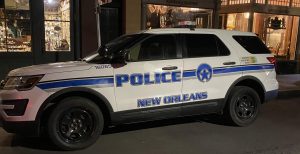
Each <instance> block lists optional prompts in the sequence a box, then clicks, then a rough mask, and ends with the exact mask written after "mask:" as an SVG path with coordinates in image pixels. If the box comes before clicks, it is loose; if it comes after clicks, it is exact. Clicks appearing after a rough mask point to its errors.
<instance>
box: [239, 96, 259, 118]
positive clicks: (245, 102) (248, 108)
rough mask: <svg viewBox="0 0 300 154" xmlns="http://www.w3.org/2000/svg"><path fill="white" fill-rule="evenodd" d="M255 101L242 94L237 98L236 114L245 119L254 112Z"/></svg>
mask: <svg viewBox="0 0 300 154" xmlns="http://www.w3.org/2000/svg"><path fill="white" fill-rule="evenodd" d="M255 109H256V106H255V103H254V101H253V99H252V98H251V97H249V96H243V97H241V98H239V99H237V102H236V114H237V116H238V117H239V118H240V119H242V120H247V119H249V118H251V117H252V116H253V115H254V114H255Z"/></svg>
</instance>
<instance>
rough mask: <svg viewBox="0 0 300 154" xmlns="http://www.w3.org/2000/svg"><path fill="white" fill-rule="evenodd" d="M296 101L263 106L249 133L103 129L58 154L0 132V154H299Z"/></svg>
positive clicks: (215, 120)
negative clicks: (93, 139)
mask: <svg viewBox="0 0 300 154" xmlns="http://www.w3.org/2000/svg"><path fill="white" fill-rule="evenodd" d="M299 110H300V97H299V98H289V99H280V100H275V101H272V102H270V103H268V104H265V105H263V106H262V110H261V113H260V116H259V118H258V119H257V121H256V122H255V123H254V124H252V125H251V126H249V127H243V128H241V127H234V126H230V125H228V124H226V123H224V122H223V120H222V119H220V118H219V117H218V116H215V115H210V116H197V117H186V118H176V119H169V120H161V121H155V122H147V123H138V124H130V125H122V126H118V127H115V128H110V129H107V130H106V131H105V133H104V135H102V136H101V137H100V138H99V140H98V141H97V143H96V144H95V145H93V146H92V147H90V148H88V149H85V150H80V151H75V152H74V151H73V152H65V151H59V150H57V149H56V148H55V147H54V146H53V145H52V144H51V143H49V142H48V141H47V139H34V138H22V137H18V136H15V135H13V134H7V133H6V132H5V131H4V130H3V129H1V128H0V153H1V154H40V153H43V154H52V153H53V154H54V153H56V154H58V153H72V154H94V153H95V154H124V153H126V154H202V153H203V154H300V112H299Z"/></svg>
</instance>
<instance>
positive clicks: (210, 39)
mask: <svg viewBox="0 0 300 154" xmlns="http://www.w3.org/2000/svg"><path fill="white" fill-rule="evenodd" d="M185 38H186V49H187V55H186V57H187V58H196V57H215V56H227V55H230V51H229V50H228V48H227V47H226V46H225V45H224V43H223V42H222V41H221V40H220V39H219V38H218V37H217V36H215V35H212V34H186V35H185Z"/></svg>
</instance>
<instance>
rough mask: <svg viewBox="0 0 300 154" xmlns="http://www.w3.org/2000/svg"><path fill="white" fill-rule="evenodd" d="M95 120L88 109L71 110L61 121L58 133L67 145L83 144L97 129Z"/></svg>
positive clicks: (65, 113)
mask: <svg viewBox="0 0 300 154" xmlns="http://www.w3.org/2000/svg"><path fill="white" fill-rule="evenodd" d="M94 119H95V118H94V117H93V115H92V114H91V113H90V112H88V111H87V110H86V109H82V108H72V109H69V110H67V111H66V112H64V113H63V114H62V116H61V118H60V120H59V124H58V133H59V134H60V136H61V137H62V139H63V140H64V142H66V143H78V142H81V141H83V140H86V139H88V137H90V136H91V135H92V133H93V131H94V129H95V128H94V127H95V125H94Z"/></svg>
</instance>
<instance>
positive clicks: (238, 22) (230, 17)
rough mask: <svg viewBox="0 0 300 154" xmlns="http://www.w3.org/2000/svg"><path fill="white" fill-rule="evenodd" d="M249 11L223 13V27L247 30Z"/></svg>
mask: <svg viewBox="0 0 300 154" xmlns="http://www.w3.org/2000/svg"><path fill="white" fill-rule="evenodd" d="M249 17H250V13H232V14H227V15H223V20H225V21H224V23H225V25H226V26H225V29H227V30H237V31H244V32H247V31H248V24H249V22H248V21H249Z"/></svg>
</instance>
